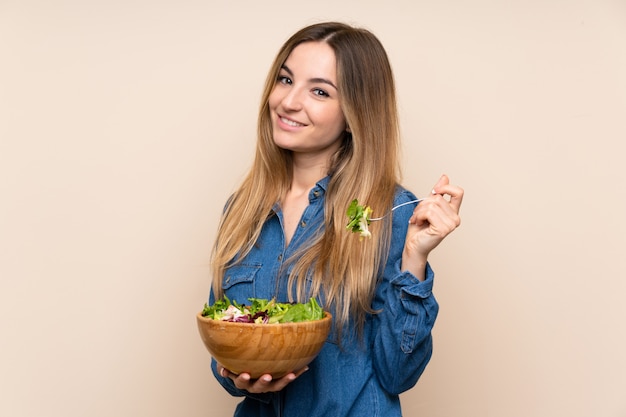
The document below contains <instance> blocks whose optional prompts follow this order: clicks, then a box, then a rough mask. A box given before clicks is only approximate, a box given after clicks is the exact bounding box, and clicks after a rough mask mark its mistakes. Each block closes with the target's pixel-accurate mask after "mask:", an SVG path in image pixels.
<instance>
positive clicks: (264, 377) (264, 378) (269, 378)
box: [263, 375, 272, 382]
mask: <svg viewBox="0 0 626 417" xmlns="http://www.w3.org/2000/svg"><path fill="white" fill-rule="evenodd" d="M271 380H272V377H271V376H269V375H263V381H265V382H270V381H271Z"/></svg>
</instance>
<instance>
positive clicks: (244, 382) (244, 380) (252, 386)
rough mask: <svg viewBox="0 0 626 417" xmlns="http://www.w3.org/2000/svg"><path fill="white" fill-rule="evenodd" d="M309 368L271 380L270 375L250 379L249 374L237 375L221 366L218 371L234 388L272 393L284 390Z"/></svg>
mask: <svg viewBox="0 0 626 417" xmlns="http://www.w3.org/2000/svg"><path fill="white" fill-rule="evenodd" d="M308 369H309V367H308V366H307V367H304V368H303V369H300V370H299V371H297V372H290V373H288V374H287V375H285V376H283V377H281V378H278V379H273V378H272V376H271V375H270V374H265V375H261V377H259V378H258V379H251V378H250V374H248V373H246V372H242V373H240V374H239V375H237V374H234V373H232V372H230V371H229V370H228V369H226V368H224V367H223V366H219V367H218V370H219V373H220V375H221V376H223V377H225V378H230V379H232V380H233V382H234V383H235V387H237V388H238V389H241V390H246V391H248V392H252V393H257V394H259V393H263V392H274V391H280V390H282V389H283V388H285V387H286V386H287V385H288V384H289V383H290V382H292V381H293V380H295V379H296V378H297V377H298V376H300V375H302V373H304V372H305V371H307V370H308Z"/></svg>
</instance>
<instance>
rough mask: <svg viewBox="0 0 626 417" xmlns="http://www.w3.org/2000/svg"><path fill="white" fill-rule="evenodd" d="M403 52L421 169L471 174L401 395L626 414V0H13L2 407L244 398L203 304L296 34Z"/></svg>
mask: <svg viewBox="0 0 626 417" xmlns="http://www.w3.org/2000/svg"><path fill="white" fill-rule="evenodd" d="M325 19H337V20H343V21H347V22H351V23H357V24H359V25H362V26H365V27H368V28H370V29H371V30H373V31H374V32H375V33H376V34H377V35H378V36H379V37H380V39H381V40H382V41H383V43H384V44H385V45H386V47H387V49H388V52H389V55H390V57H391V60H392V62H393V65H394V68H395V71H396V77H397V84H398V91H399V100H400V108H401V118H402V125H403V133H404V153H403V155H404V162H405V184H406V185H407V186H408V187H409V188H411V189H412V190H413V191H415V192H416V193H417V194H418V195H419V194H424V193H427V192H429V190H430V187H431V186H432V184H434V182H435V181H436V180H437V178H438V177H439V175H440V174H441V173H444V172H445V173H447V174H449V175H450V176H451V178H452V180H453V181H454V182H455V183H458V184H460V185H462V186H463V187H464V188H465V189H466V199H465V202H464V206H463V208H462V211H463V213H462V214H463V225H462V227H461V228H460V229H459V230H458V231H457V232H456V233H455V234H454V235H453V236H451V237H450V238H449V239H448V240H447V241H446V242H445V243H444V244H443V245H442V246H441V247H440V248H439V249H438V251H437V252H436V254H434V255H433V257H432V263H433V265H434V268H435V270H436V273H437V282H436V288H435V289H436V294H437V297H438V300H439V302H440V304H441V314H440V317H439V320H438V322H437V326H436V330H435V335H434V336H435V353H434V356H433V359H432V362H431V364H430V366H429V367H428V368H427V370H426V372H425V374H424V375H423V377H422V379H421V380H420V382H419V383H418V385H417V386H416V387H415V388H414V389H413V390H411V391H410V392H408V393H406V394H404V395H403V401H404V407H405V415H406V416H428V417H457V416H458V417H460V416H463V417H465V416H472V417H474V416H475V417H485V416H493V417H503V416H506V417H528V416H539V417H553V416H570V417H572V416H573V417H583V416H594V417H595V416H607V417H618V416H620V417H624V416H626V399H625V397H624V392H625V387H626V354H625V353H624V352H626V346H625V336H626V325H625V324H624V321H625V319H626V301H625V300H624V297H625V295H626V284H625V283H624V279H625V278H626V274H625V268H624V249H625V247H626V221H625V220H624V213H625V212H626V194H625V186H624V180H625V176H626V175H625V174H626V170H625V169H624V165H623V164H624V162H623V159H624V150H623V143H624V142H625V140H626V2H625V1H623V0H621V1H620V0H613V1H611V0H546V1H540V0H531V1H522V0H519V1H498V0H475V1H461V0H458V1H452V0H438V1H424V0H420V1H412V0H404V1H391V0H386V1H382V0H379V1H371V0H370V1H357V0H353V1H343V2H340V1H337V0H320V1H315V2H278V1H273V0H271V1H256V0H255V1H244V0H241V1H230V2H228V1H210V0H206V1H200V0H198V1H192V0H177V1H173V0H169V1H168V0H162V1H158V0H157V1H148V0H145V1H137V0H130V1H117V0H115V1H104V0H101V1H69V0H65V1H64V0H59V1H43V0H40V1H36V0H22V1H20V0H15V1H11V0H0V276H1V284H0V285H1V288H0V324H1V332H2V333H1V336H0V337H1V342H0V346H1V355H0V393H1V394H0V396H1V399H0V415H2V416H11V417H14V416H64V417H69V416H71V417H74V416H76V417H78V416H81V417H82V416H90V417H105V416H106V417H109V416H124V417H130V416H151V417H166V416H167V417H174V416H176V417H177V416H187V417H193V416H227V415H231V414H232V410H233V407H234V404H235V400H234V399H231V398H229V397H228V396H227V394H226V393H225V392H223V391H222V390H221V389H220V387H219V386H218V385H217V384H216V382H215V381H214V380H213V378H212V376H211V375H210V374H209V356H208V353H207V352H206V351H205V350H204V348H203V346H202V345H201V342H200V339H199V337H198V335H197V330H196V328H195V322H194V314H195V313H196V312H197V311H198V310H199V309H200V308H201V307H202V305H203V303H204V302H205V299H206V296H207V294H208V290H209V286H210V277H209V273H208V266H207V263H208V255H209V251H210V246H211V243H212V240H213V237H214V234H215V229H216V226H217V221H218V216H219V213H220V210H221V207H222V205H223V203H224V201H225V199H226V197H227V196H228V195H229V193H230V192H231V191H232V190H233V187H234V186H235V185H236V184H237V183H238V181H239V180H240V179H241V177H242V175H243V173H244V171H245V170H246V169H247V167H248V165H249V163H250V161H251V155H252V149H253V144H254V140H255V139H254V133H255V123H256V109H257V106H258V99H259V96H260V90H261V86H262V83H263V80H264V78H265V75H266V71H267V69H268V67H269V64H270V62H271V60H272V58H273V56H274V54H275V52H276V51H277V49H278V47H279V46H280V45H281V43H282V42H283V41H284V40H285V39H286V37H287V36H288V35H290V34H291V33H292V32H293V31H294V30H296V29H298V28H300V27H301V26H303V25H305V24H309V23H312V22H316V21H319V20H325Z"/></svg>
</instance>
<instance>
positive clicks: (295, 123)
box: [280, 117, 304, 127]
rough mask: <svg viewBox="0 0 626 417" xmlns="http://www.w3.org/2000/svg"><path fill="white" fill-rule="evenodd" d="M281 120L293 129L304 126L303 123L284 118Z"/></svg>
mask: <svg viewBox="0 0 626 417" xmlns="http://www.w3.org/2000/svg"><path fill="white" fill-rule="evenodd" d="M280 120H281V121H282V122H283V123H285V124H286V125H289V126H293V127H298V126H304V125H303V124H302V123H298V122H294V121H293V120H289V119H285V118H284V117H281V118H280Z"/></svg>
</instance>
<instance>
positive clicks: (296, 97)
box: [282, 88, 302, 111]
mask: <svg viewBox="0 0 626 417" xmlns="http://www.w3.org/2000/svg"><path fill="white" fill-rule="evenodd" d="M282 105H283V108H284V109H285V110H291V111H298V110H301V109H302V92H301V91H300V90H299V89H297V88H291V89H289V91H288V92H287V94H285V96H284V97H283V99H282Z"/></svg>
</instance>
